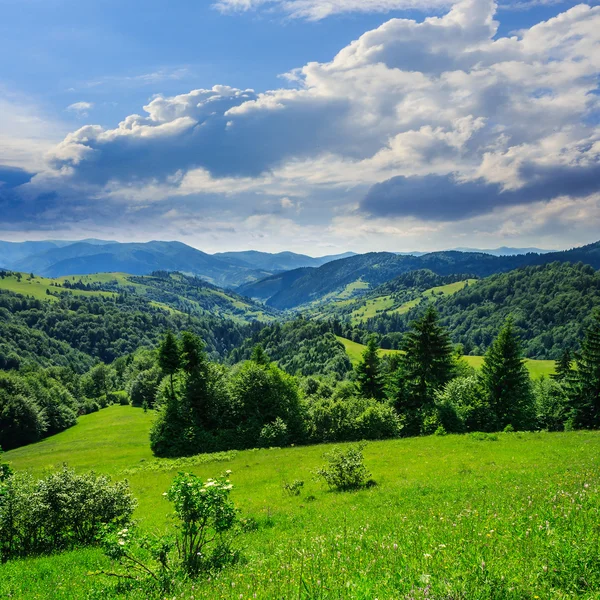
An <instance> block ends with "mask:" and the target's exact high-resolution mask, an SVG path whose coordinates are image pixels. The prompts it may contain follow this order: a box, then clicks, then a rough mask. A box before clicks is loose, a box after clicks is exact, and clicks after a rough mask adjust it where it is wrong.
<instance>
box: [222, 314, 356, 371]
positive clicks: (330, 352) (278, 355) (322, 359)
mask: <svg viewBox="0 0 600 600" xmlns="http://www.w3.org/2000/svg"><path fill="white" fill-rule="evenodd" d="M256 344H260V345H261V346H262V347H263V348H264V350H265V352H266V353H267V355H268V356H269V357H270V358H271V359H272V360H274V361H276V362H277V364H278V366H279V367H281V368H282V369H284V370H285V371H287V372H288V373H290V374H292V375H304V376H310V375H326V376H327V375H329V376H332V377H334V378H336V379H344V378H345V376H346V375H347V374H348V373H349V372H350V371H351V370H352V365H351V364H350V359H349V358H348V356H347V355H346V351H345V350H344V346H343V345H342V344H341V343H340V342H338V341H337V340H336V339H335V335H334V333H333V328H332V326H331V325H330V324H328V323H324V322H317V321H310V320H307V319H304V318H298V319H295V320H293V321H289V322H287V323H275V324H273V325H269V326H267V327H264V328H263V329H261V330H259V331H257V332H255V333H254V335H252V336H251V337H250V338H248V339H247V340H246V341H245V342H244V343H242V344H241V345H240V346H239V347H238V348H235V349H234V350H233V351H232V352H231V354H230V356H229V362H231V363H237V362H239V361H241V360H247V359H249V358H250V357H251V355H252V351H253V349H254V347H255V346H256Z"/></svg>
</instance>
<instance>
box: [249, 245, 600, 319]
mask: <svg viewBox="0 0 600 600" xmlns="http://www.w3.org/2000/svg"><path fill="white" fill-rule="evenodd" d="M556 261H558V262H573V263H574V262H583V263H585V264H589V265H591V266H592V267H594V268H596V269H598V268H600V242H596V243H595V244H590V245H588V246H583V247H582V248H576V249H573V250H567V251H565V252H552V253H548V254H525V255H520V256H492V255H489V254H483V253H473V252H433V253H430V254H425V255H422V256H398V255H396V254H391V253H388V252H376V253H371V254H361V255H358V256H354V257H350V258H346V259H343V260H337V261H334V262H332V263H328V264H326V265H324V266H322V267H319V268H318V269H307V270H305V271H303V272H297V271H292V272H290V273H288V274H286V278H283V277H280V276H276V277H271V278H267V279H266V280H262V281H258V282H256V283H254V284H248V285H245V286H243V287H242V288H240V292H241V293H243V294H244V295H247V296H250V297H252V298H260V299H261V300H264V301H266V303H267V304H268V305H270V306H273V307H275V308H279V309H282V310H283V309H292V308H297V307H300V306H302V307H304V305H306V304H310V303H318V302H323V301H328V300H332V299H344V298H350V297H353V296H358V295H361V294H364V293H366V291H368V290H370V289H373V288H374V287H377V286H378V285H381V284H382V283H385V282H386V281H389V280H390V279H393V278H394V277H397V276H398V275H401V274H403V273H407V272H409V271H415V270H420V269H429V270H431V271H433V272H434V273H436V274H438V275H453V274H459V273H462V274H468V275H470V276H471V277H487V276H489V275H493V274H496V273H502V272H507V271H510V270H513V269H516V268H519V267H523V266H528V265H543V264H548V263H551V262H556Z"/></svg>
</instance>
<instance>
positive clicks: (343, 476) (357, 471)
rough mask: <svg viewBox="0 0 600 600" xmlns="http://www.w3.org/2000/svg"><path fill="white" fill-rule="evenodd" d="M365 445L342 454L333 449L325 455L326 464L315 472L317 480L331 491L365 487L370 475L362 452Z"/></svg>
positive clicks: (337, 449)
mask: <svg viewBox="0 0 600 600" xmlns="http://www.w3.org/2000/svg"><path fill="white" fill-rule="evenodd" d="M365 446H366V444H359V445H357V446H354V447H352V448H349V449H348V450H346V452H343V451H342V450H340V449H339V448H334V449H333V450H332V451H331V452H329V453H327V454H325V458H326V459H327V464H325V465H323V466H322V467H321V468H320V469H317V470H316V471H315V475H316V476H317V478H318V479H323V480H324V481H325V483H326V484H327V485H328V486H329V487H330V489H332V490H338V491H348V490H356V489H359V488H362V487H365V486H366V485H367V484H368V482H369V478H370V477H371V474H370V473H369V471H368V470H367V468H366V466H365V463H364V456H363V450H364V449H365Z"/></svg>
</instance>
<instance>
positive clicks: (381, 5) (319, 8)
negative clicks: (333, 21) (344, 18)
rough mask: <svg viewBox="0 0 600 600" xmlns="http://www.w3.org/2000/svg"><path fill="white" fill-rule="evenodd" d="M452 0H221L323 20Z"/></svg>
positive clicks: (223, 7)
mask: <svg viewBox="0 0 600 600" xmlns="http://www.w3.org/2000/svg"><path fill="white" fill-rule="evenodd" d="M451 4H452V1H451V0H218V1H217V2H216V3H215V4H214V6H215V8H217V9H218V10H220V11H222V12H247V11H250V10H256V9H259V8H267V9H269V8H271V9H273V8H274V9H278V10H281V11H283V12H285V13H287V14H289V15H290V16H291V17H293V18H303V19H310V20H314V21H317V20H320V19H324V18H326V17H329V16H331V15H336V14H342V13H349V12H359V13H386V12H390V11H392V10H409V9H413V10H425V11H429V10H432V9H439V8H446V7H448V6H450V5H451Z"/></svg>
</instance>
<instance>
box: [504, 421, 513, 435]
mask: <svg viewBox="0 0 600 600" xmlns="http://www.w3.org/2000/svg"><path fill="white" fill-rule="evenodd" d="M514 431H515V428H514V427H513V426H512V425H511V424H510V423H509V424H508V425H507V426H506V427H505V428H504V433H514Z"/></svg>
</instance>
